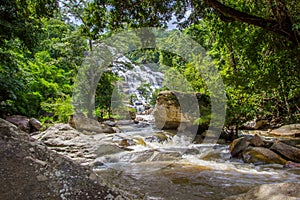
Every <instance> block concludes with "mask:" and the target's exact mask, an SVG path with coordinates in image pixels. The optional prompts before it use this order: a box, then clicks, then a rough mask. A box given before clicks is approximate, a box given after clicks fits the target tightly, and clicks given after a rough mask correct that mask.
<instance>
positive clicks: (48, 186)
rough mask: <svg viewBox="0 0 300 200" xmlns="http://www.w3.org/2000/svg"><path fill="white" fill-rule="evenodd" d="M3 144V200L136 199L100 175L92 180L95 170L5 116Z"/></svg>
mask: <svg viewBox="0 0 300 200" xmlns="http://www.w3.org/2000/svg"><path fill="white" fill-rule="evenodd" d="M0 144H1V148H0V169H1V173H0V185H1V193H0V199H3V200H4V199H16V198H17V199H91V197H92V198H93V199H105V198H106V197H107V196H111V198H112V199H117V198H120V196H121V197H123V198H124V199H135V198H134V197H133V196H132V195H129V194H128V193H127V194H128V195H127V194H126V195H125V192H123V191H121V190H117V189H116V188H113V187H112V186H110V187H108V186H107V185H105V183H103V181H102V180H100V179H99V178H95V179H94V180H91V179H90V178H89V177H91V174H94V172H93V171H92V170H91V169H89V168H84V167H82V166H80V165H79V164H77V163H74V162H73V161H72V160H71V159H69V158H66V157H65V156H62V155H59V154H57V153H56V152H54V151H52V150H49V149H48V148H46V147H45V146H44V144H43V143H41V142H38V141H37V140H35V139H33V138H32V137H30V135H29V134H27V133H25V132H23V131H22V130H21V129H19V128H17V127H16V126H15V125H13V124H11V123H10V122H8V121H5V120H3V119H0ZM32 148H33V149H34V150H35V151H34V152H33V151H31V149H32ZM19 154H22V155H23V156H22V157H19V156H16V155H19ZM25 158H26V159H25ZM42 163H46V167H43V165H44V164H42ZM41 164H42V165H41ZM93 176H94V177H97V175H95V174H94V175H93Z"/></svg>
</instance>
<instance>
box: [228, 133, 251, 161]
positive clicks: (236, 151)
mask: <svg viewBox="0 0 300 200" xmlns="http://www.w3.org/2000/svg"><path fill="white" fill-rule="evenodd" d="M248 146H249V142H248V141H247V138H245V137H241V138H238V139H235V140H233V141H232V143H231V144H230V146H229V151H230V153H231V155H232V157H239V155H240V154H241V153H242V152H243V151H244V150H245V149H246V148H247V147H248Z"/></svg>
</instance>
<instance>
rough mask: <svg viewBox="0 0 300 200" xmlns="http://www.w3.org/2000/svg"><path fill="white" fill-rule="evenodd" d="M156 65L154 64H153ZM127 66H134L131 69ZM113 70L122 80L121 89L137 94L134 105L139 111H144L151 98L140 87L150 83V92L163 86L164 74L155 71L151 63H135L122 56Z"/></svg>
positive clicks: (127, 92) (119, 84)
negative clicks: (141, 91) (142, 92)
mask: <svg viewBox="0 0 300 200" xmlns="http://www.w3.org/2000/svg"><path fill="white" fill-rule="evenodd" d="M152 65H154V64H152ZM127 66H130V67H132V69H129V68H128V67H127ZM112 72H114V73H115V74H117V75H118V76H119V77H120V78H122V81H121V82H120V83H118V86H119V90H120V91H121V92H122V93H124V94H125V95H127V96H128V97H129V96H130V95H136V97H137V99H136V101H135V102H133V103H134V105H133V106H134V107H135V108H136V109H137V111H144V110H145V105H147V104H149V99H146V98H145V96H143V95H142V94H141V93H140V92H139V90H138V88H139V87H140V86H143V85H145V84H149V89H150V91H149V92H150V93H152V92H154V91H155V90H156V89H158V88H161V87H162V83H163V80H164V74H163V73H162V72H159V71H155V70H154V69H153V67H152V68H151V64H140V65H137V64H134V63H132V62H131V61H130V60H129V59H128V58H127V57H125V56H120V57H119V58H118V59H117V60H116V61H115V62H114V64H113V67H112Z"/></svg>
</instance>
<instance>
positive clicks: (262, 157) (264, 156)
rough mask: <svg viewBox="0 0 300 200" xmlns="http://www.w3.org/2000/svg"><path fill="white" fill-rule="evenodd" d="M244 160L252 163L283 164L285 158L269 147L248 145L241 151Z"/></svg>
mask: <svg viewBox="0 0 300 200" xmlns="http://www.w3.org/2000/svg"><path fill="white" fill-rule="evenodd" d="M242 157H243V160H244V162H246V163H253V164H281V165H285V164H286V162H287V161H286V160H285V159H283V158H282V157H280V156H279V155H278V154H276V153H275V152H273V151H271V150H270V149H267V148H263V147H249V148H247V149H246V150H245V151H243V153H242Z"/></svg>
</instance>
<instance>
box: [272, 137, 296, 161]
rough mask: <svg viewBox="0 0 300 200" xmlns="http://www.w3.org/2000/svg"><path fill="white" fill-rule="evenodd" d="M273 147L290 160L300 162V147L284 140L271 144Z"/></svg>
mask: <svg viewBox="0 0 300 200" xmlns="http://www.w3.org/2000/svg"><path fill="white" fill-rule="evenodd" d="M271 149H272V150H274V151H276V152H278V153H279V154H281V155H283V156H284V157H286V158H288V159H289V160H290V161H294V162H298V163H300V149H299V148H297V147H293V146H290V145H287V144H285V143H283V142H280V141H276V142H274V144H273V145H272V146H271Z"/></svg>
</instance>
